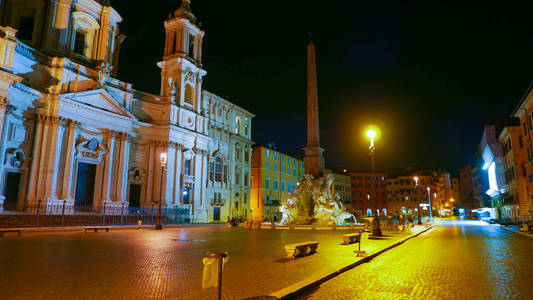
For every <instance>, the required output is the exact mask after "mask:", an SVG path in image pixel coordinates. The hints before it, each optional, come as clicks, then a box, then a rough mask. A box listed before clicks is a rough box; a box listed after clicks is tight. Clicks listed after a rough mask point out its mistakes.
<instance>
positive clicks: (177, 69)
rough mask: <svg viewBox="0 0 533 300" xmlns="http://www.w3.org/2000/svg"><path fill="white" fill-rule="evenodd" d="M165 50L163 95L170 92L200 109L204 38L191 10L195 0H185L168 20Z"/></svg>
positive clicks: (180, 102) (174, 99)
mask: <svg viewBox="0 0 533 300" xmlns="http://www.w3.org/2000/svg"><path fill="white" fill-rule="evenodd" d="M165 33H166V39H165V51H164V56H163V61H161V62H159V63H158V64H157V65H158V66H159V68H161V95H163V96H167V97H168V96H169V97H170V98H171V101H172V103H174V104H177V105H179V106H182V107H185V108H187V109H189V110H193V111H195V112H199V111H200V97H201V92H202V78H203V76H205V74H206V73H207V72H206V71H205V70H203V69H202V39H203V37H204V33H205V32H204V31H202V30H201V29H200V27H199V23H198V21H197V19H196V17H195V16H194V15H193V13H192V11H191V0H182V2H181V6H180V8H179V9H178V10H176V11H175V12H174V14H170V15H169V17H168V19H167V20H166V21H165Z"/></svg>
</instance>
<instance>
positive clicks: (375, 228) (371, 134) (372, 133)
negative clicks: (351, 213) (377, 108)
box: [366, 126, 382, 236]
mask: <svg viewBox="0 0 533 300" xmlns="http://www.w3.org/2000/svg"><path fill="white" fill-rule="evenodd" d="M377 135H378V132H377V130H376V129H375V128H374V127H373V126H371V127H369V128H368V130H367V131H366V137H367V138H368V139H369V140H370V147H368V150H369V154H370V159H371V161H372V180H373V183H372V197H373V198H374V199H373V200H374V211H375V214H376V216H375V217H374V219H373V220H372V235H373V236H382V233H381V228H380V224H379V216H378V200H377V193H376V184H377V183H376V182H377V180H376V168H375V163H374V152H375V150H376V146H375V145H374V141H375V140H376V138H377Z"/></svg>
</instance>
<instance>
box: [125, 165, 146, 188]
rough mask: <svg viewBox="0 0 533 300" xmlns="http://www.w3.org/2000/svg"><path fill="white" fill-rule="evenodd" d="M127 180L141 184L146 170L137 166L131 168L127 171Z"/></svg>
mask: <svg viewBox="0 0 533 300" xmlns="http://www.w3.org/2000/svg"><path fill="white" fill-rule="evenodd" d="M128 175H129V176H128V177H129V181H130V182H131V183H134V184H143V183H144V181H145V179H146V170H144V169H143V168H139V167H134V168H131V169H130V170H129V171H128Z"/></svg>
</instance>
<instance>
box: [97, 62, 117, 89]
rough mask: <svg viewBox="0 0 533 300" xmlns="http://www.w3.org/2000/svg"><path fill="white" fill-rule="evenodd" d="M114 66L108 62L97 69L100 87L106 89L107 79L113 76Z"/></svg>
mask: <svg viewBox="0 0 533 300" xmlns="http://www.w3.org/2000/svg"><path fill="white" fill-rule="evenodd" d="M112 69H113V66H111V65H109V63H108V62H102V64H101V65H99V66H97V67H96V70H98V87H104V86H105V83H106V81H107V79H109V76H111V70H112Z"/></svg>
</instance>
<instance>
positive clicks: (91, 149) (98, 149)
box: [76, 136, 109, 164]
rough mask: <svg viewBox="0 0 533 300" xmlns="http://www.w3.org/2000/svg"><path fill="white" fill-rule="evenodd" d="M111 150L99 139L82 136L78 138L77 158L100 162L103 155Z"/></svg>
mask: <svg viewBox="0 0 533 300" xmlns="http://www.w3.org/2000/svg"><path fill="white" fill-rule="evenodd" d="M108 152H109V151H108V150H107V147H106V146H105V145H103V144H102V143H101V142H100V141H99V140H98V139H96V138H92V139H85V138H83V137H82V136H80V137H79V138H78V143H77V144H76V158H78V159H79V160H82V161H88V162H91V163H97V164H98V163H100V162H101V161H102V156H103V155H104V154H106V153H108Z"/></svg>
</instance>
